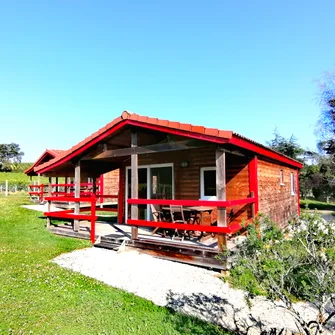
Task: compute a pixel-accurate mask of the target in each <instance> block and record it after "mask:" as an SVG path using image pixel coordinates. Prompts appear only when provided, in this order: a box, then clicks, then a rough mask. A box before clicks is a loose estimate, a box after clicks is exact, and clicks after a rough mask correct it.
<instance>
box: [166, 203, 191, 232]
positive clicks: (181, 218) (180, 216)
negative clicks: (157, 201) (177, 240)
mask: <svg viewBox="0 0 335 335" xmlns="http://www.w3.org/2000/svg"><path fill="white" fill-rule="evenodd" d="M176 214H177V215H176ZM170 215H171V221H172V222H173V223H193V220H194V219H193V217H192V216H190V217H189V219H188V220H185V215H184V209H183V206H177V205H170ZM176 217H177V219H176ZM176 235H177V236H180V235H181V236H182V239H184V237H185V236H188V235H189V234H188V231H187V230H184V231H183V232H180V230H178V229H176V230H175V233H174V236H173V237H175V236H176ZM188 237H189V236H188Z"/></svg>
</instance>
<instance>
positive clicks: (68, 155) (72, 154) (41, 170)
mask: <svg viewBox="0 0 335 335" xmlns="http://www.w3.org/2000/svg"><path fill="white" fill-rule="evenodd" d="M126 123H127V121H121V122H119V124H116V126H114V127H113V126H112V128H111V129H109V131H106V132H104V133H101V134H100V135H98V136H97V137H96V138H94V139H91V138H92V137H93V136H90V137H89V138H88V140H87V142H86V144H83V145H82V146H81V147H80V146H79V145H78V149H75V150H73V151H71V149H70V150H68V152H67V153H66V155H64V157H62V158H61V159H59V160H57V159H58V157H56V161H55V162H54V163H52V162H51V161H49V162H47V163H46V164H43V165H41V166H40V167H37V168H36V169H35V171H38V173H44V172H46V171H48V170H50V168H51V167H53V168H55V167H57V166H59V165H61V164H63V163H66V162H67V161H69V160H70V159H72V158H74V157H76V156H77V155H79V154H80V153H82V152H83V151H85V150H87V149H88V148H90V147H91V146H92V145H94V144H96V143H97V142H99V141H101V140H103V139H104V138H105V137H107V136H109V135H110V134H112V133H113V132H115V131H117V130H118V129H120V128H121V127H122V126H124V125H125V124H126ZM79 144H81V143H79ZM48 163H50V164H48Z"/></svg>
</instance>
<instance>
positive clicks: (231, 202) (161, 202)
mask: <svg viewBox="0 0 335 335" xmlns="http://www.w3.org/2000/svg"><path fill="white" fill-rule="evenodd" d="M127 202H128V204H130V205H131V204H138V205H149V204H153V205H163V206H164V205H165V206H169V205H177V206H189V207H192V206H213V207H231V206H237V205H243V204H251V203H253V202H255V198H245V199H237V200H226V201H218V200H166V199H128V200H127Z"/></svg>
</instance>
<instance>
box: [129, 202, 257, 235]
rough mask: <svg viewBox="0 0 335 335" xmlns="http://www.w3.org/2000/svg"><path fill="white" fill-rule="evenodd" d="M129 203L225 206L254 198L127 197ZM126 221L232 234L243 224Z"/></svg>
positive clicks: (135, 224) (136, 223) (142, 224)
mask: <svg viewBox="0 0 335 335" xmlns="http://www.w3.org/2000/svg"><path fill="white" fill-rule="evenodd" d="M127 202H128V204H129V205H151V204H152V205H161V206H164V205H165V206H170V205H177V206H185V207H186V206H187V207H201V206H205V207H213V208H215V207H218V208H220V207H221V208H227V207H232V206H238V205H247V204H254V203H255V198H254V197H252V198H245V199H238V200H227V201H219V200H166V199H128V200H127ZM127 223H128V224H129V225H134V226H147V227H160V228H167V229H169V228H170V229H180V230H191V231H192V230H197V231H202V232H208V233H221V234H234V233H236V232H238V231H240V230H241V229H243V228H244V225H242V224H240V223H233V224H231V225H229V226H228V227H219V226H205V225H194V224H189V223H186V224H182V223H173V222H168V221H158V222H156V221H149V220H134V219H128V220H127Z"/></svg>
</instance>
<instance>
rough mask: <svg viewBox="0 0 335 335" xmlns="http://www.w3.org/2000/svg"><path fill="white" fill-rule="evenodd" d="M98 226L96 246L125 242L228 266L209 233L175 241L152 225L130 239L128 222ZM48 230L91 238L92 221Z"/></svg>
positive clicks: (160, 253)
mask: <svg viewBox="0 0 335 335" xmlns="http://www.w3.org/2000/svg"><path fill="white" fill-rule="evenodd" d="M95 229H96V243H95V245H94V246H95V247H103V248H108V249H113V250H117V249H118V248H119V247H120V246H121V244H122V243H124V244H125V245H126V247H127V248H138V249H139V250H141V252H143V253H147V254H150V255H153V256H155V257H159V258H164V259H169V260H174V261H179V262H183V263H188V264H193V265H199V266H204V267H209V268H214V269H225V266H224V264H223V262H222V261H219V260H217V256H218V253H219V250H218V246H217V240H216V239H214V238H211V237H210V236H208V237H207V238H205V239H202V240H200V241H199V240H198V239H197V238H193V239H184V240H181V239H180V238H178V239H177V238H175V239H173V240H172V239H171V237H162V236H161V235H159V234H152V229H151V228H140V227H139V229H138V240H131V226H130V225H127V224H116V223H110V222H102V221H98V222H96V228H95ZM49 230H50V231H51V232H52V233H54V234H57V235H62V236H69V237H75V238H81V239H90V223H89V222H86V221H81V222H80V229H79V231H78V232H75V231H73V229H72V225H71V224H70V223H68V224H60V225H51V226H50V228H49Z"/></svg>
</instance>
